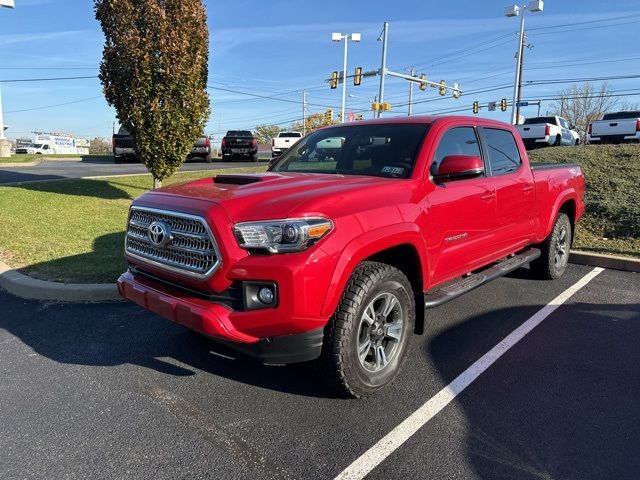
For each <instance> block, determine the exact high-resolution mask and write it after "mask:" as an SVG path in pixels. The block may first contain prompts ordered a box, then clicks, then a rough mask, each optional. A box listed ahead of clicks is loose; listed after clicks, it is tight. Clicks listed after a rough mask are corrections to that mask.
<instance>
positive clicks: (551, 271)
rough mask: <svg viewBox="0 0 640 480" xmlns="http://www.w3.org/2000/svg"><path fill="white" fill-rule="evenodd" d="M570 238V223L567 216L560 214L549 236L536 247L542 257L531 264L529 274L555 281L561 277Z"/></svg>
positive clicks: (569, 245) (571, 235)
mask: <svg viewBox="0 0 640 480" xmlns="http://www.w3.org/2000/svg"><path fill="white" fill-rule="evenodd" d="M572 238H573V229H572V226H571V221H570V220H569V217H568V216H567V214H565V213H561V214H559V215H558V217H557V218H556V223H555V224H554V225H553V229H552V230H551V233H550V234H549V236H548V237H547V238H546V240H545V241H544V242H542V243H541V244H540V245H538V247H539V248H540V251H541V252H542V255H540V257H539V258H537V259H536V260H534V261H533V262H531V272H532V273H533V275H534V276H535V277H536V278H540V279H543V280H556V279H558V278H560V277H561V276H562V274H563V273H564V271H565V270H566V268H567V263H568V261H569V249H570V248H571V241H572Z"/></svg>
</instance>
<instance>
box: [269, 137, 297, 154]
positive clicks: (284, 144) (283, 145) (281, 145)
mask: <svg viewBox="0 0 640 480" xmlns="http://www.w3.org/2000/svg"><path fill="white" fill-rule="evenodd" d="M301 138H302V132H280V133H279V134H278V136H277V137H275V138H272V139H271V156H272V157H278V156H280V155H282V153H283V152H285V151H286V150H288V149H289V147H291V146H292V145H293V144H294V143H296V142H297V141H298V140H300V139H301Z"/></svg>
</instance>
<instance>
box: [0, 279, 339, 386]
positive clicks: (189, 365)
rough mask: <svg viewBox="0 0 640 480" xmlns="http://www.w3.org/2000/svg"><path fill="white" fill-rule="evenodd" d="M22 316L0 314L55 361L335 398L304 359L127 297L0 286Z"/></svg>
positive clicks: (0, 324)
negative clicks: (237, 346)
mask: <svg viewBox="0 0 640 480" xmlns="http://www.w3.org/2000/svg"><path fill="white" fill-rule="evenodd" d="M0 298H1V299H2V300H3V304H6V303H8V304H9V306H8V309H9V311H13V312H14V313H15V312H18V311H19V312H21V313H19V314H18V315H12V314H9V315H0V328H3V329H6V330H7V331H8V332H10V333H11V334H12V335H14V336H16V337H17V338H19V339H20V340H21V341H22V342H24V343H25V344H26V345H28V346H29V347H31V348H32V349H33V350H34V352H36V353H37V354H39V355H42V356H44V357H46V358H49V359H51V360H53V361H55V362H60V363H65V364H74V365H89V366H100V367H115V366H118V365H124V364H131V365H138V366H140V367H145V368H149V369H152V370H155V371H157V372H160V373H162V374H165V375H172V376H178V377H182V376H192V375H195V374H196V371H201V372H206V373H208V374H211V375H216V376H219V377H224V378H228V379H231V380H233V381H236V382H241V383H245V384H249V385H255V386H258V387H261V388H265V389H269V390H275V391H279V392H284V393H289V394H295V395H303V396H314V397H331V396H332V393H331V392H330V391H329V390H328V389H326V388H324V386H323V385H322V384H321V383H320V382H318V381H315V380H313V379H314V378H315V377H314V374H313V372H311V371H310V370H311V367H310V366H309V365H306V364H301V365H291V366H286V367H285V366H283V367H277V366H265V365H262V364H260V363H259V362H256V361H254V360H252V359H250V358H247V357H244V356H242V355H240V354H237V353H235V352H234V351H233V350H231V349H229V348H227V347H225V346H223V345H221V344H218V343H216V342H215V341H213V340H211V339H208V338H205V337H203V336H201V335H198V334H196V333H195V332H192V331H190V330H188V329H186V328H184V327H181V326H179V325H175V324H173V323H171V322H169V321H168V320H165V319H163V318H161V317H159V316H156V315H155V314H152V313H150V312H147V311H145V310H143V309H141V308H139V307H137V306H136V305H133V304H131V303H128V302H115V303H111V304H105V303H103V304H82V305H80V304H75V305H73V304H51V303H39V302H32V301H24V300H21V299H18V298H16V297H12V296H10V295H8V294H5V293H3V292H1V291H0Z"/></svg>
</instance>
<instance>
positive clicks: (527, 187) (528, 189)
mask: <svg viewBox="0 0 640 480" xmlns="http://www.w3.org/2000/svg"><path fill="white" fill-rule="evenodd" d="M531 190H533V184H531V183H527V184H526V185H525V186H524V187H522V191H523V192H525V193H526V192H530V191H531Z"/></svg>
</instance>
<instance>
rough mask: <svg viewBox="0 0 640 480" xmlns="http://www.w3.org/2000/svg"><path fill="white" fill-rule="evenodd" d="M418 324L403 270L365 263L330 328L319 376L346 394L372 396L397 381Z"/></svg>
mask: <svg viewBox="0 0 640 480" xmlns="http://www.w3.org/2000/svg"><path fill="white" fill-rule="evenodd" d="M414 324H415V302H414V296H413V290H412V288H411V284H410V283H409V280H407V277H406V276H405V275H404V273H402V272H401V271H400V270H398V269H397V268H394V267H392V266H390V265H387V264H384V263H378V262H363V263H361V264H360V265H359V266H358V267H357V268H356V270H355V271H354V272H353V274H352V275H351V278H350V279H349V282H348V283H347V285H346V287H345V289H344V292H343V293H342V297H341V299H340V303H339V304H338V308H337V309H336V312H335V313H334V315H333V317H332V318H331V320H330V322H329V324H328V325H327V327H326V328H325V338H324V343H323V346H322V354H321V356H320V359H319V360H318V368H319V373H320V374H321V375H322V376H323V377H324V378H325V380H326V381H327V383H328V384H329V385H330V386H332V387H333V388H335V389H336V390H338V391H339V392H340V393H342V394H343V395H347V396H351V397H355V398H359V397H364V396H368V395H371V394H373V393H375V392H376V391H378V390H380V389H381V388H383V387H385V386H386V385H388V384H389V383H391V381H392V380H393V379H394V378H395V377H396V375H397V374H398V371H399V370H400V367H401V365H402V363H403V361H404V358H405V356H406V352H407V347H408V345H409V337H410V336H411V335H412V333H413V330H414Z"/></svg>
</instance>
